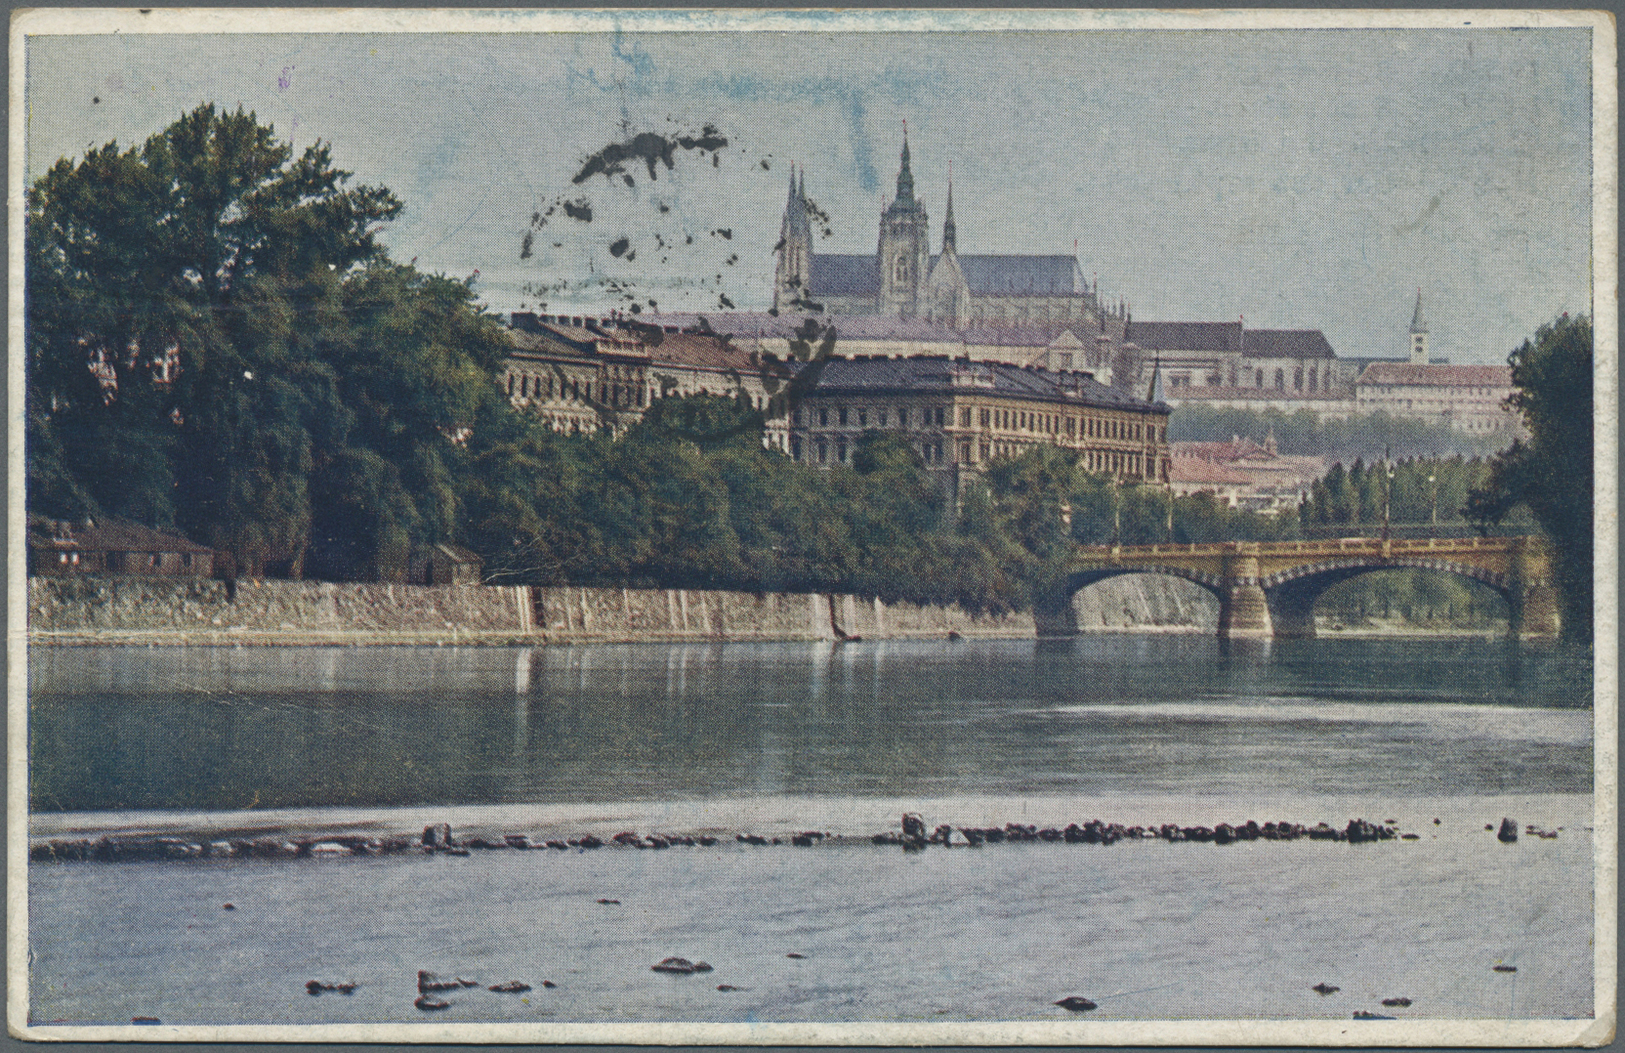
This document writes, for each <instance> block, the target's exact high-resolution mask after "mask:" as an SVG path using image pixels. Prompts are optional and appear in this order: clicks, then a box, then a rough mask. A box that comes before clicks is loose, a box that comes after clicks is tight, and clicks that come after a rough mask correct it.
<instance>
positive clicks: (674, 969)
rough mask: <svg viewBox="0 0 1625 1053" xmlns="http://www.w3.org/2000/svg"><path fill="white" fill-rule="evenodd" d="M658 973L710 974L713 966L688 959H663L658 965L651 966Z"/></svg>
mask: <svg viewBox="0 0 1625 1053" xmlns="http://www.w3.org/2000/svg"><path fill="white" fill-rule="evenodd" d="M649 968H650V969H652V970H654V971H655V972H657V973H679V974H687V973H708V972H710V971H711V966H709V965H707V964H706V963H705V962H691V961H689V960H688V959H687V958H663V959H661V960H660V963H659V964H658V965H651V966H649Z"/></svg>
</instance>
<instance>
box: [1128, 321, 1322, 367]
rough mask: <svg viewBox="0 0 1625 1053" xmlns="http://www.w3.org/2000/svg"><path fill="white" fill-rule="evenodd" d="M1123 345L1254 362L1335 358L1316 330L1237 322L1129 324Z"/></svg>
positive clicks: (1137, 322)
mask: <svg viewBox="0 0 1625 1053" xmlns="http://www.w3.org/2000/svg"><path fill="white" fill-rule="evenodd" d="M1123 340H1124V342H1129V341H1132V342H1133V343H1135V344H1136V345H1138V346H1139V347H1141V348H1143V349H1144V350H1146V351H1207V352H1229V353H1233V354H1243V355H1249V356H1251V357H1253V358H1336V357H1337V353H1336V352H1335V351H1333V350H1332V345H1331V344H1330V343H1328V342H1327V341H1326V335H1325V334H1324V333H1322V332H1321V331H1320V330H1319V329H1247V328H1245V327H1244V326H1243V325H1242V324H1241V323H1240V322H1141V321H1137V320H1132V319H1131V320H1130V322H1129V324H1128V329H1127V332H1126V333H1125V334H1124V337H1123Z"/></svg>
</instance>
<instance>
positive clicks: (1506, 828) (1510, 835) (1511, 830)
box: [1495, 819, 1518, 845]
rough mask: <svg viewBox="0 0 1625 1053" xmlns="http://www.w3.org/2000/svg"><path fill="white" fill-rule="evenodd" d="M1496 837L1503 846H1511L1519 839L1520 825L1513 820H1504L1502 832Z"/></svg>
mask: <svg viewBox="0 0 1625 1053" xmlns="http://www.w3.org/2000/svg"><path fill="white" fill-rule="evenodd" d="M1495 836H1496V839H1497V840H1499V841H1500V842H1501V843H1502V844H1507V845H1510V844H1511V843H1512V842H1514V841H1516V840H1517V839H1518V824H1517V823H1515V822H1513V821H1512V820H1511V819H1502V820H1501V829H1500V832H1498V833H1497V834H1496V835H1495Z"/></svg>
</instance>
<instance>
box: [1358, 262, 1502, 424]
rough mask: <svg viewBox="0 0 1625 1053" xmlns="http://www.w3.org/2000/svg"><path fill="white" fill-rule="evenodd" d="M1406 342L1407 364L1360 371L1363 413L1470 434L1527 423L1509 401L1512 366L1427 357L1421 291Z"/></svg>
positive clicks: (1374, 366) (1377, 364) (1378, 364)
mask: <svg viewBox="0 0 1625 1053" xmlns="http://www.w3.org/2000/svg"><path fill="white" fill-rule="evenodd" d="M1406 339H1407V348H1406V350H1407V357H1406V359H1405V360H1404V361H1399V360H1393V361H1376V362H1371V363H1370V364H1368V365H1366V366H1365V368H1364V371H1363V372H1361V374H1360V379H1359V381H1358V382H1357V383H1356V385H1355V402H1356V406H1357V408H1358V410H1359V412H1361V413H1378V412H1381V413H1386V414H1388V415H1389V416H1390V417H1399V418H1403V419H1408V420H1420V421H1427V422H1429V423H1434V424H1446V425H1449V426H1450V427H1452V428H1454V429H1456V430H1457V431H1460V432H1465V433H1466V434H1468V435H1496V434H1501V433H1505V434H1506V435H1508V436H1509V437H1510V436H1512V435H1516V434H1518V433H1519V432H1520V429H1521V428H1522V421H1521V420H1520V419H1519V418H1518V415H1517V413H1516V412H1515V411H1514V410H1512V409H1511V408H1510V407H1509V406H1508V405H1507V401H1506V400H1507V398H1508V397H1509V396H1511V394H1512V390H1513V389H1512V369H1511V367H1509V366H1453V365H1450V364H1449V363H1448V362H1447V361H1445V360H1444V359H1440V360H1438V361H1433V360H1431V359H1430V358H1429V357H1428V325H1427V319H1426V318H1425V317H1424V316H1423V314H1422V291H1421V290H1420V289H1418V290H1417V292H1416V308H1415V310H1413V311H1412V312H1411V325H1410V331H1409V332H1408V333H1407V334H1406Z"/></svg>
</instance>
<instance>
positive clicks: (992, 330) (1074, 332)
mask: <svg viewBox="0 0 1625 1053" xmlns="http://www.w3.org/2000/svg"><path fill="white" fill-rule="evenodd" d="M961 335H963V336H964V338H965V343H967V344H970V345H972V346H975V347H1058V346H1063V345H1064V346H1067V347H1090V346H1093V345H1094V344H1095V343H1096V342H1097V338H1098V337H1099V336H1100V335H1101V334H1100V331H1099V330H1098V329H1097V328H1095V327H1094V326H1092V325H1089V324H1088V323H1086V322H1071V323H1063V322H1050V323H1043V322H1039V323H1030V324H1027V325H1022V324H1019V323H1017V324H1014V325H973V326H971V327H968V328H966V329H965V330H963V332H962V334H961Z"/></svg>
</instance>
